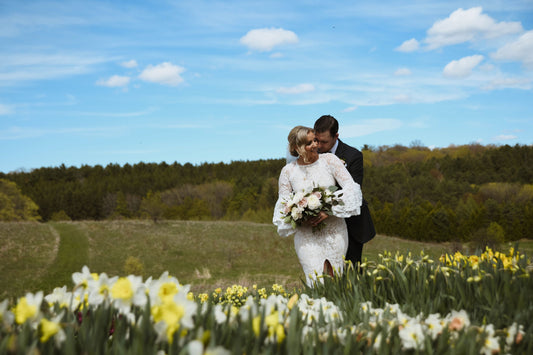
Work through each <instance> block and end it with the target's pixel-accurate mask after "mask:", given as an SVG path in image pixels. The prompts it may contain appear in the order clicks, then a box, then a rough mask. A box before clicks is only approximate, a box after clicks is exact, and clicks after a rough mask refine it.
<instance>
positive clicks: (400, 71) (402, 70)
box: [394, 68, 412, 76]
mask: <svg viewBox="0 0 533 355" xmlns="http://www.w3.org/2000/svg"><path fill="white" fill-rule="evenodd" d="M411 74H412V72H411V70H409V69H407V68H400V69H398V70H396V71H395V72H394V75H396V76H405V75H411Z"/></svg>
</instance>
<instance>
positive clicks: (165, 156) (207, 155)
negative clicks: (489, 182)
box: [0, 0, 533, 173]
mask: <svg viewBox="0 0 533 355" xmlns="http://www.w3.org/2000/svg"><path fill="white" fill-rule="evenodd" d="M532 99H533V1H531V0H527V1H525V0H523V1H513V0H510V1H509V0H501V1H454V0H449V1H432V0H424V1H409V2H406V1H389V0H384V1H373V0H372V1H310V0H309V1H298V0H296V1H286V0H279V1H277V0H274V1H249V0H242V1H204V0H194V1H150V0H148V1H132V0H128V1H125V0H124V1H118V0H117V1H94V0H83V1H31V0H28V1H16V0H12V1H10V0H0V151H1V152H2V153H1V158H0V171H2V172H6V173H7V172H10V171H15V170H19V169H24V170H31V169H34V168H39V167H48V166H59V165H61V164H65V165H66V166H78V167H79V166H81V165H91V166H94V165H96V164H100V165H103V166H105V165H107V164H109V163H113V164H120V165H124V164H126V163H129V164H136V163H139V162H146V163H148V162H155V163H160V162H162V161H165V162H167V163H169V164H171V163H173V162H175V161H177V162H178V163H182V164H184V163H187V162H189V163H192V164H201V163H204V162H207V163H211V162H215V163H217V162H231V161H235V160H256V159H270V158H281V157H284V156H285V152H286V137H287V134H288V132H289V130H290V129H291V128H292V127H294V126H295V125H308V126H312V125H313V123H314V121H315V120H316V119H317V118H318V117H319V116H321V115H323V114H331V115H333V116H335V117H336V118H337V119H338V120H339V122H340V125H341V129H340V138H341V139H343V140H344V141H345V142H347V143H349V144H351V145H353V146H355V147H358V148H360V147H362V146H363V145H365V144H367V145H370V146H374V147H379V146H384V145H389V146H391V145H394V144H402V145H406V146H408V145H409V144H411V143H412V142H414V141H418V142H421V143H422V144H424V145H425V146H428V147H447V146H449V145H452V144H454V145H461V144H469V143H473V142H478V143H480V144H483V145H489V144H491V145H502V144H510V145H514V144H517V143H518V144H528V145H530V144H533V104H532V102H533V100H532Z"/></svg>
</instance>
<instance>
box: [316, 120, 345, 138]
mask: <svg viewBox="0 0 533 355" xmlns="http://www.w3.org/2000/svg"><path fill="white" fill-rule="evenodd" d="M314 128H315V131H316V132H318V133H322V132H326V131H329V134H330V135H331V136H332V137H335V135H336V134H337V133H338V132H339V122H337V120H336V119H335V117H333V116H331V115H324V116H320V118H319V119H318V120H316V122H315V127H314Z"/></svg>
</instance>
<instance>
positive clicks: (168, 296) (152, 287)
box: [145, 271, 190, 305]
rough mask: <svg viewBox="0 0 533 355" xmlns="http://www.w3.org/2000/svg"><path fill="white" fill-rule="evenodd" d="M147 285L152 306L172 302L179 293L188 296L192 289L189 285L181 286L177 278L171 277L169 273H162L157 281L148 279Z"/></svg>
mask: <svg viewBox="0 0 533 355" xmlns="http://www.w3.org/2000/svg"><path fill="white" fill-rule="evenodd" d="M145 285H146V287H147V289H148V294H149V295H150V302H151V304H152V305H157V304H162V303H164V302H166V301H167V300H172V299H173V298H174V296H175V295H176V294H177V293H178V292H183V293H185V294H187V293H188V292H189V289H190V286H189V285H185V286H184V285H181V284H180V283H179V281H178V279H177V278H175V277H174V276H170V275H169V273H168V271H165V272H164V273H162V274H161V276H160V277H159V278H158V279H156V280H152V279H148V280H147V281H146V283H145Z"/></svg>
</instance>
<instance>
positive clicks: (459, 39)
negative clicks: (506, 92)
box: [425, 7, 523, 49]
mask: <svg viewBox="0 0 533 355" xmlns="http://www.w3.org/2000/svg"><path fill="white" fill-rule="evenodd" d="M482 11H483V9H482V8H481V7H473V8H471V9H468V10H463V9H462V8H460V9H457V10H455V11H454V12H453V13H452V14H451V15H450V16H449V17H448V18H446V19H444V20H439V21H437V22H435V23H434V24H433V26H432V27H431V28H430V29H429V30H428V31H427V34H428V36H427V38H426V39H425V42H426V43H427V44H428V48H429V49H436V48H440V47H444V46H449V45H453V44H459V43H464V42H470V41H475V40H477V39H479V38H485V39H490V38H496V37H500V36H504V35H509V34H513V33H519V32H522V31H523V28H522V25H521V24H520V22H496V21H494V19H492V18H491V17H490V16H488V15H486V14H483V13H482Z"/></svg>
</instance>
